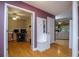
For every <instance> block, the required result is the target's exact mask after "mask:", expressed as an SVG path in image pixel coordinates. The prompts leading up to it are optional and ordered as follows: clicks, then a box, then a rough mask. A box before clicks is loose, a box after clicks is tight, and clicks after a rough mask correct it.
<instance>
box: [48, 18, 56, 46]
mask: <svg viewBox="0 0 79 59" xmlns="http://www.w3.org/2000/svg"><path fill="white" fill-rule="evenodd" d="M47 33H48V34H49V36H50V37H49V38H48V40H50V44H51V43H53V42H54V41H55V19H53V18H51V17H47Z"/></svg>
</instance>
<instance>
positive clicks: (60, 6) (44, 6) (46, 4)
mask: <svg viewBox="0 0 79 59" xmlns="http://www.w3.org/2000/svg"><path fill="white" fill-rule="evenodd" d="M24 2H25V3H28V4H29V5H32V6H34V7H36V8H39V9H41V10H43V11H46V12H48V13H50V14H52V15H55V16H56V15H60V14H62V13H64V14H65V13H66V16H67V15H68V16H71V9H72V7H71V6H72V2H71V1H24Z"/></svg>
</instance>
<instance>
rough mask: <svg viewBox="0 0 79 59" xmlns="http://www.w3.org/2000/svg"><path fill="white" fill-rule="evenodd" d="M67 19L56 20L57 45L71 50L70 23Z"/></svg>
mask: <svg viewBox="0 0 79 59" xmlns="http://www.w3.org/2000/svg"><path fill="white" fill-rule="evenodd" d="M69 21H70V20H69V19H67V18H64V19H56V26H55V27H56V31H55V32H56V41H55V43H57V44H60V45H62V46H65V47H67V48H69V29H70V28H69V23H70V22H69Z"/></svg>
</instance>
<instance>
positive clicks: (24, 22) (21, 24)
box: [8, 17, 31, 32]
mask: <svg viewBox="0 0 79 59" xmlns="http://www.w3.org/2000/svg"><path fill="white" fill-rule="evenodd" d="M29 25H31V17H27V18H26V19H17V20H12V18H10V17H9V20H8V31H9V32H12V31H13V30H14V29H17V28H26V29H27V30H28V27H29Z"/></svg>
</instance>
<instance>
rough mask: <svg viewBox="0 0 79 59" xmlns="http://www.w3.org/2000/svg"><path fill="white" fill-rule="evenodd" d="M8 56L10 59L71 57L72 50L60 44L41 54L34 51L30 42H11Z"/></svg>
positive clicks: (53, 45)
mask: <svg viewBox="0 0 79 59" xmlns="http://www.w3.org/2000/svg"><path fill="white" fill-rule="evenodd" d="M8 47H9V49H8V56H9V57H67V56H68V57H70V56H71V50H70V49H68V48H67V47H64V46H62V45H59V44H56V43H54V44H51V48H50V49H48V50H46V51H43V52H39V51H32V49H31V45H30V43H29V42H16V41H9V44H8Z"/></svg>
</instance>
